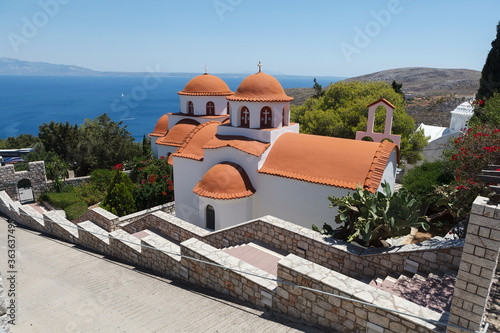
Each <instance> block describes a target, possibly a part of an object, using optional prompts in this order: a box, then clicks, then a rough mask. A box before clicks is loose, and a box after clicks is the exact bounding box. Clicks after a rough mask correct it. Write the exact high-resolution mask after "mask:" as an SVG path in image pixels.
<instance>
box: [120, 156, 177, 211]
mask: <svg viewBox="0 0 500 333" xmlns="http://www.w3.org/2000/svg"><path fill="white" fill-rule="evenodd" d="M130 167H131V169H132V172H131V175H130V177H131V178H132V180H133V181H134V182H135V183H137V185H136V188H135V191H134V198H135V202H136V204H137V209H138V210H143V209H146V208H150V207H154V206H157V205H161V204H165V203H167V202H170V201H173V199H174V187H173V181H172V179H173V177H172V166H170V165H169V164H168V163H167V159H166V158H165V157H163V156H162V157H161V158H159V159H155V158H152V159H148V160H145V161H135V162H133V163H131V165H130Z"/></svg>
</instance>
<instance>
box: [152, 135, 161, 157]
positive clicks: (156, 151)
mask: <svg viewBox="0 0 500 333" xmlns="http://www.w3.org/2000/svg"><path fill="white" fill-rule="evenodd" d="M150 139H151V151H152V152H153V156H154V157H155V158H158V157H159V156H161V155H158V145H157V144H156V141H157V140H158V139H159V137H157V136H151V137H150Z"/></svg>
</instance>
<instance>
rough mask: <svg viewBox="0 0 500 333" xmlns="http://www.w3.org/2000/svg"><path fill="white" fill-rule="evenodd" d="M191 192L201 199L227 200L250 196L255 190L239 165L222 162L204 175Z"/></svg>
mask: <svg viewBox="0 0 500 333" xmlns="http://www.w3.org/2000/svg"><path fill="white" fill-rule="evenodd" d="M193 192H194V193H196V194H198V195H199V196H202V197H207V198H213V199H222V200H228V199H238V198H245V197H248V196H251V195H252V194H254V193H255V189H254V188H253V186H252V184H251V182H250V179H249V178H248V175H247V173H246V172H245V170H243V168H242V167H241V166H240V165H238V164H236V163H232V162H222V163H219V164H216V165H214V166H213V167H212V168H210V170H208V171H207V173H205V175H204V176H203V178H202V179H201V180H200V181H199V182H198V184H196V186H195V187H194V188H193Z"/></svg>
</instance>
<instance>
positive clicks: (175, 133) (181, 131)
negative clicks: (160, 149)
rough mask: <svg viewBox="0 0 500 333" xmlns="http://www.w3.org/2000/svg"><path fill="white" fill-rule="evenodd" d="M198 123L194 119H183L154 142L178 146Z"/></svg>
mask: <svg viewBox="0 0 500 333" xmlns="http://www.w3.org/2000/svg"><path fill="white" fill-rule="evenodd" d="M199 124H200V123H198V122H197V121H195V120H191V119H183V120H181V121H179V122H178V123H177V124H175V126H174V127H172V128H171V129H170V131H169V132H168V133H167V135H165V136H164V137H162V138H159V139H158V140H157V141H156V143H157V144H159V145H165V146H174V147H180V146H181V144H182V142H183V141H184V138H185V137H186V136H187V135H188V134H189V132H191V131H192V130H193V129H194V128H195V127H196V126H197V125H199Z"/></svg>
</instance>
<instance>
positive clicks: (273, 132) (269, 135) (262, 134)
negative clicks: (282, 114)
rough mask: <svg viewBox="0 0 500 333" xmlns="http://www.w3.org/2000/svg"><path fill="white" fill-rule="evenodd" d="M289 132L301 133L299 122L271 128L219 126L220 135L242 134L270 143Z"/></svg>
mask: <svg viewBox="0 0 500 333" xmlns="http://www.w3.org/2000/svg"><path fill="white" fill-rule="evenodd" d="M232 116H233V115H231V117H232ZM287 132H292V133H299V124H292V125H290V126H285V127H279V128H269V129H257V128H243V127H234V126H232V125H230V124H224V125H220V126H219V127H217V134H219V135H240V136H246V137H247V138H251V139H254V140H258V141H262V142H270V143H273V142H274V141H275V140H276V139H277V138H278V137H279V136H280V135H281V134H283V133H287Z"/></svg>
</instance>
